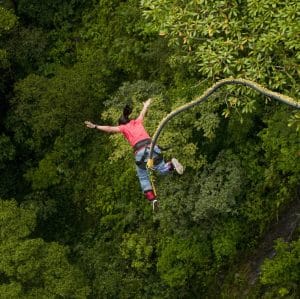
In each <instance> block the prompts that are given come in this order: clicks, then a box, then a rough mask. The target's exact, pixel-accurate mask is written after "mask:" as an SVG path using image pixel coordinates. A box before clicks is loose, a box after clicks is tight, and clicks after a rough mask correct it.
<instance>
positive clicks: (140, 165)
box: [84, 99, 184, 208]
mask: <svg viewBox="0 0 300 299" xmlns="http://www.w3.org/2000/svg"><path fill="white" fill-rule="evenodd" d="M151 100H152V99H148V100H147V101H146V102H144V103H143V109H142V110H141V112H140V114H139V116H138V117H137V118H136V119H130V118H129V116H130V114H131V112H132V109H131V107H130V106H128V105H126V106H125V107H124V109H123V113H122V115H121V117H120V118H119V120H118V124H119V125H118V126H102V125H97V124H94V123H92V122H90V121H85V122H84V123H85V125H86V127H88V128H91V129H97V130H99V131H104V132H107V133H122V134H123V136H124V137H125V139H126V140H127V141H128V142H129V144H130V145H131V147H132V148H133V152H134V156H135V163H136V172H137V176H138V178H139V182H140V185H141V188H142V191H143V193H144V195H145V197H146V198H147V200H148V201H149V202H151V203H152V204H153V208H154V207H155V206H156V205H157V204H158V202H157V198H156V192H155V190H154V186H153V184H152V183H151V180H150V176H149V172H148V170H147V166H146V164H147V161H148V159H149V152H150V145H151V146H153V149H152V151H153V154H152V161H153V163H152V166H151V170H155V171H157V172H158V173H159V174H161V175H166V174H170V173H173V172H174V171H176V172H177V173H178V174H182V173H183V171H184V169H183V166H182V165H181V164H180V163H179V161H178V160H177V159H176V158H172V159H171V161H168V162H165V160H164V158H163V156H162V152H161V149H160V148H159V146H157V145H156V144H155V145H152V140H151V138H150V135H149V134H148V132H147V131H146V129H145V127H144V125H143V121H144V117H145V115H146V112H147V109H148V107H149V106H150V104H151Z"/></svg>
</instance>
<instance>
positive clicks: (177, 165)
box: [171, 158, 183, 174]
mask: <svg viewBox="0 0 300 299" xmlns="http://www.w3.org/2000/svg"><path fill="white" fill-rule="evenodd" d="M171 162H172V164H173V166H174V168H175V170H176V172H177V173H178V174H183V166H182V165H181V164H180V163H179V162H178V160H177V159H176V158H172V160H171Z"/></svg>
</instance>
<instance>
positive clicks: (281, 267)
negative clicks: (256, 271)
mask: <svg viewBox="0 0 300 299" xmlns="http://www.w3.org/2000/svg"><path fill="white" fill-rule="evenodd" d="M275 251H276V255H275V257H274V258H273V259H266V260H265V261H264V263H263V265H262V269H261V270H262V273H261V276H260V281H261V283H262V284H263V285H266V286H269V287H271V290H270V291H267V292H266V297H268V296H270V295H271V296H274V297H276V298H281V297H284V296H287V295H289V298H296V297H297V296H298V295H299V282H300V270H299V269H300V267H299V263H300V239H298V240H297V241H293V242H291V243H287V242H283V241H282V240H277V243H276V246H275ZM274 297H273V298H274Z"/></svg>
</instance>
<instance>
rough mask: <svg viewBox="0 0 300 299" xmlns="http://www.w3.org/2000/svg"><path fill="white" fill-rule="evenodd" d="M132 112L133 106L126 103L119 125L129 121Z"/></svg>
mask: <svg viewBox="0 0 300 299" xmlns="http://www.w3.org/2000/svg"><path fill="white" fill-rule="evenodd" d="M131 112H132V108H131V107H130V106H129V105H126V106H125V107H124V109H123V113H122V115H121V116H120V118H119V121H118V122H119V125H126V124H127V123H129V122H130V118H129V115H130V114H131Z"/></svg>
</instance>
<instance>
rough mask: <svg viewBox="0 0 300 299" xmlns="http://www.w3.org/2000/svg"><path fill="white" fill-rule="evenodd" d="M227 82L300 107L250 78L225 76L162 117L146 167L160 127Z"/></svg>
mask: <svg viewBox="0 0 300 299" xmlns="http://www.w3.org/2000/svg"><path fill="white" fill-rule="evenodd" d="M229 84H233V85H244V86H248V87H250V88H252V89H254V90H256V91H258V92H260V93H262V94H263V95H265V96H267V97H270V98H273V99H275V100H278V101H281V102H283V103H285V104H287V105H290V106H293V107H295V108H297V109H300V102H297V101H296V100H294V99H293V98H291V97H289V96H286V95H283V94H280V93H278V92H274V91H271V90H269V89H267V88H265V87H263V86H261V85H260V84H258V83H256V82H254V81H250V80H246V79H233V78H227V79H223V80H220V81H218V82H217V83H216V84H214V85H213V86H212V87H210V88H208V89H207V90H206V91H205V92H204V93H203V94H202V95H201V96H200V98H198V99H196V100H194V101H191V102H189V103H187V104H185V105H182V106H180V107H179V108H177V109H175V110H173V111H172V112H170V113H169V114H168V115H167V116H166V117H165V118H163V119H162V121H161V122H160V124H159V125H158V127H157V129H156V131H155V133H154V135H153V137H152V143H151V146H150V153H149V159H148V162H147V165H148V168H151V167H149V166H151V164H152V163H153V149H154V145H155V144H156V143H157V140H158V137H159V135H160V133H161V131H162V129H163V128H164V126H165V125H166V124H167V123H168V122H169V121H170V120H171V119H172V118H173V117H175V116H176V115H177V114H179V113H181V112H183V111H185V110H188V109H190V108H192V107H194V106H196V105H198V104H200V103H203V102H204V101H206V100H207V99H208V98H209V97H210V96H211V95H212V94H213V93H214V92H216V91H217V90H218V89H219V88H220V87H221V86H223V85H229Z"/></svg>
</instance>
